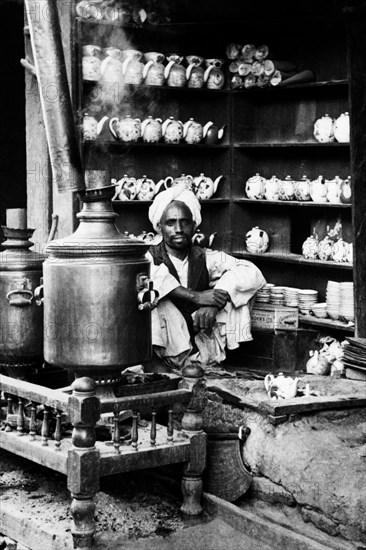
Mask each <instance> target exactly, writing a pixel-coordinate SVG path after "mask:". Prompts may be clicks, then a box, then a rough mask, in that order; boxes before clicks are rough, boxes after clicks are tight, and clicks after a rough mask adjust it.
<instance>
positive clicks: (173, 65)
mask: <svg viewBox="0 0 366 550" xmlns="http://www.w3.org/2000/svg"><path fill="white" fill-rule="evenodd" d="M167 59H168V64H167V66H166V67H165V69H164V77H165V80H166V83H167V85H168V86H171V87H173V88H182V87H183V86H185V85H186V83H187V79H186V69H185V68H184V67H183V65H181V63H182V61H183V57H182V56H180V55H178V54H171V55H168V56H167Z"/></svg>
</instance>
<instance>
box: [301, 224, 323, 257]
mask: <svg viewBox="0 0 366 550" xmlns="http://www.w3.org/2000/svg"><path fill="white" fill-rule="evenodd" d="M318 252H319V239H318V235H317V234H316V233H315V231H314V234H313V235H311V236H310V237H308V238H307V239H306V240H305V241H304V242H303V244H302V255H303V256H304V258H306V259H307V260H315V259H316V258H317V257H318Z"/></svg>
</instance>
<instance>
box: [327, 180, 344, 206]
mask: <svg viewBox="0 0 366 550" xmlns="http://www.w3.org/2000/svg"><path fill="white" fill-rule="evenodd" d="M325 181H326V184H327V200H328V202H330V203H332V204H338V203H340V202H341V184H342V180H341V179H340V178H339V177H338V176H336V177H335V178H334V179H332V180H325Z"/></svg>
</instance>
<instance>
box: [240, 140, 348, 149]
mask: <svg viewBox="0 0 366 550" xmlns="http://www.w3.org/2000/svg"><path fill="white" fill-rule="evenodd" d="M349 146H350V144H349V143H339V142H337V141H334V142H332V143H319V142H318V141H306V142H297V141H283V142H276V141H270V142H269V141H268V142H267V141H259V142H256V143H255V142H242V143H234V147H235V148H236V149H248V148H261V147H262V148H275V147H294V148H295V147H309V148H312V147H320V148H330V149H332V148H336V149H337V148H338V147H343V148H346V147H348V148H349Z"/></svg>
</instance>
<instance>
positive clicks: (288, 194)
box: [278, 176, 295, 201]
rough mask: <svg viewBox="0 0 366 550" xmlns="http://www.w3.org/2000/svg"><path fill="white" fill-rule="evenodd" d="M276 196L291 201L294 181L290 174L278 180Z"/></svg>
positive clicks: (293, 196)
mask: <svg viewBox="0 0 366 550" xmlns="http://www.w3.org/2000/svg"><path fill="white" fill-rule="evenodd" d="M278 198H279V199H280V201H292V200H293V199H294V198H295V193H294V181H293V180H292V178H291V176H286V177H285V179H284V180H280V186H279V190H278Z"/></svg>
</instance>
